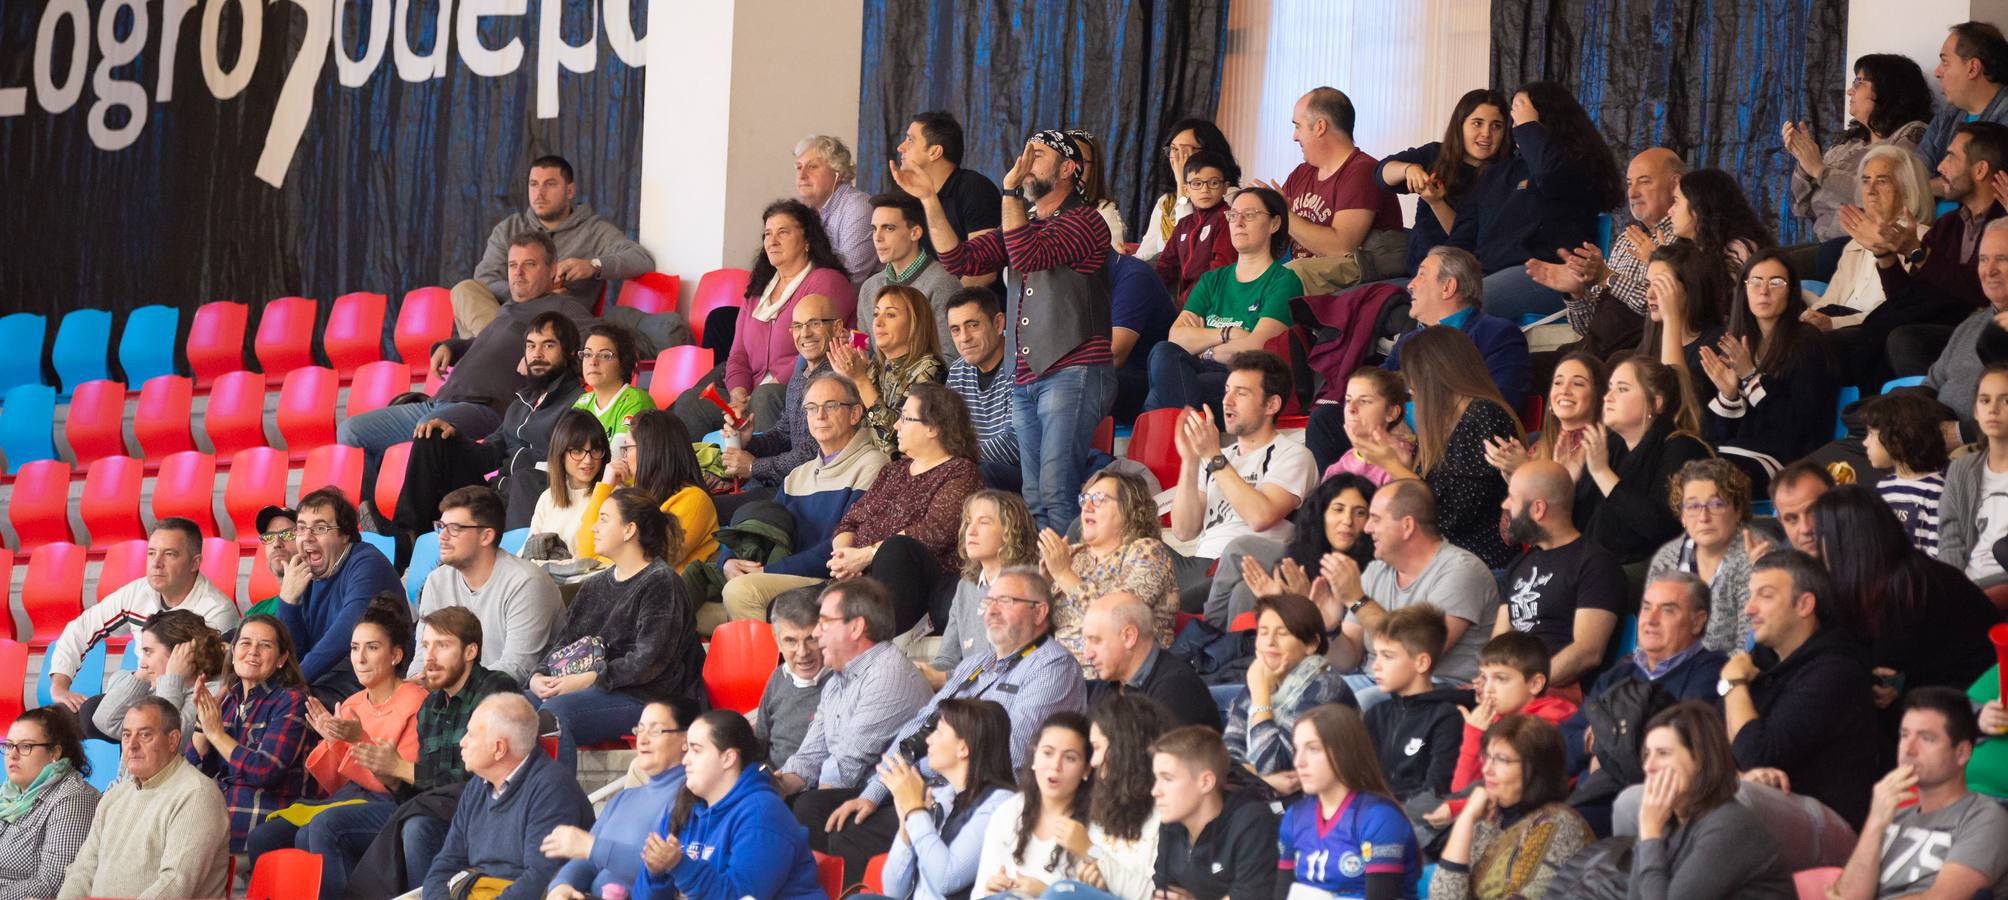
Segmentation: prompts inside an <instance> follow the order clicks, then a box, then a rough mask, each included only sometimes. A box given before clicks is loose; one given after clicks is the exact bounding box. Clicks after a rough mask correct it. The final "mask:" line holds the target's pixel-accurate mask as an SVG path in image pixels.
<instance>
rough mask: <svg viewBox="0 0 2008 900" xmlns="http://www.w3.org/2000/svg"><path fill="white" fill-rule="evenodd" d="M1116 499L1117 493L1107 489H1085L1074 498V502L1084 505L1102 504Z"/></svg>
mask: <svg viewBox="0 0 2008 900" xmlns="http://www.w3.org/2000/svg"><path fill="white" fill-rule="evenodd" d="M1114 499H1115V495H1114V494H1111V493H1109V492H1107V491H1084V492H1082V493H1081V495H1080V496H1078V497H1075V498H1074V502H1076V503H1078V504H1080V505H1082V506H1100V505H1102V504H1104V503H1107V502H1109V501H1110V500H1114Z"/></svg>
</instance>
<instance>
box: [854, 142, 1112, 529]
mask: <svg viewBox="0 0 2008 900" xmlns="http://www.w3.org/2000/svg"><path fill="white" fill-rule="evenodd" d="M1081 158H1082V157H1081V148H1080V144H1079V143H1077V142H1076V141H1075V140H1074V139H1073V138H1072V137H1069V136H1068V135H1067V134H1065V133H1063V132H1059V131H1041V132H1038V133H1037V134H1034V135H1032V137H1031V138H1030V139H1029V140H1027V141H1026V142H1025V152H1024V153H1023V154H1022V155H1020V156H1019V157H1018V161H1017V163H1016V164H1015V165H1013V166H1012V167H1011V171H1009V172H1007V173H1005V175H1004V184H1003V191H1002V193H1003V207H1002V210H1001V212H1002V216H1001V218H1002V221H1003V226H1004V227H1003V230H1002V231H999V232H990V233H985V234H979V235H974V236H972V237H971V238H970V239H969V240H967V241H964V240H961V239H960V238H958V237H956V234H955V231H954V229H953V228H952V227H951V226H950V224H949V221H948V214H947V212H946V211H945V209H944V208H943V207H942V204H941V198H940V196H939V191H940V187H941V186H940V184H939V183H937V182H936V181H935V180H934V178H933V176H932V175H929V174H928V173H927V172H926V171H925V170H923V169H921V168H918V167H915V166H907V167H905V168H898V167H895V168H894V169H893V172H892V174H893V180H894V181H896V182H898V184H899V186H900V187H901V188H902V189H904V190H905V191H906V192H907V193H909V194H912V195H914V196H915V197H918V198H920V202H921V205H922V206H923V207H925V208H926V210H927V229H928V237H929V239H930V240H932V241H933V243H934V249H935V250H936V251H938V252H939V254H940V256H941V264H942V265H943V266H946V267H947V268H948V271H950V272H953V273H955V274H957V275H961V276H980V275H987V274H989V273H992V272H999V271H1003V270H1005V269H1007V268H1008V269H1009V271H1008V272H1007V273H1006V275H1005V288H1006V290H1005V296H1006V297H1007V298H1008V302H1009V304H1010V306H1009V308H1008V310H1007V311H1006V314H1005V347H1007V348H1010V349H1011V350H1012V352H1011V358H1012V359H1013V360H1014V362H1013V363H1012V373H1013V378H1012V380H1013V382H1014V384H1013V387H1012V395H1011V420H1012V423H1013V425H1014V427H1015V429H1016V431H1017V433H1018V454H1019V472H1020V475H1021V476H1022V478H1023V486H1022V489H1021V493H1023V494H1024V495H1025V501H1026V504H1027V505H1028V506H1030V507H1031V508H1032V515H1033V517H1034V518H1035V519H1036V520H1037V521H1038V523H1039V525H1040V527H1043V528H1051V529H1053V530H1055V531H1060V532H1065V531H1066V530H1067V528H1068V527H1069V526H1071V525H1072V524H1073V522H1074V519H1075V518H1076V517H1078V516H1079V515H1080V511H1081V510H1080V503H1079V501H1078V500H1077V499H1076V498H1077V496H1078V495H1079V493H1080V489H1081V482H1082V481H1083V480H1084V479H1085V478H1086V475H1087V472H1086V469H1087V460H1088V454H1089V452H1090V445H1091V444H1092V443H1093V442H1094V436H1095V427H1096V426H1097V425H1099V424H1101V420H1102V417H1104V416H1106V415H1108V411H1109V407H1110V405H1111V404H1113V403H1114V402H1115V392H1116V372H1115V358H1114V356H1113V355H1112V354H1111V353H1110V350H1109V329H1110V306H1109V277H1108V256H1109V241H1110V237H1109V226H1108V222H1107V221H1105V220H1103V219H1102V217H1101V214H1100V213H1098V212H1096V211H1095V209H1094V207H1093V206H1091V205H1089V204H1088V203H1086V202H1085V201H1083V200H1082V199H1081V197H1080V194H1079V191H1078V187H1079V180H1080V177H1081V172H1082V167H1081Z"/></svg>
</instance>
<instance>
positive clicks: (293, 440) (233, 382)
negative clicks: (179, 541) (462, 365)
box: [63, 361, 411, 466]
mask: <svg viewBox="0 0 2008 900" xmlns="http://www.w3.org/2000/svg"><path fill="white" fill-rule="evenodd" d="M340 390H341V385H340V379H339V378H338V377H337V376H336V374H335V372H334V371H333V370H332V369H327V368H322V367H320V366H308V367H304V368H299V369H294V370H293V371H291V372H288V373H287V374H286V377H285V379H284V381H283V382H281V384H280V385H279V405H278V412H277V414H276V415H274V416H273V419H274V422H275V424H276V425H277V427H278V432H279V438H280V440H281V441H283V442H284V443H285V445H286V447H288V448H289V449H292V450H293V451H294V454H293V455H294V456H295V457H296V458H298V457H299V456H301V455H303V454H304V451H305V450H306V449H307V448H312V447H318V446H320V445H322V444H330V443H333V442H334V440H335V400H336V398H337V397H338V396H339V394H340ZM409 390H411V370H410V369H408V368H406V367H405V366H404V364H403V363H398V362H390V361H378V362H373V363H369V364H367V365H365V366H363V367H362V368H360V369H358V370H356V376H355V380H354V381H353V382H352V383H351V384H350V386H349V396H348V402H347V403H346V404H344V405H343V415H344V416H356V415H361V414H363V413H366V412H369V411H371V410H376V409H382V408H383V407H385V406H386V405H388V404H389V403H390V401H391V400H392V399H394V398H396V397H397V396H398V395H399V394H402V393H405V392H406V391H409ZM267 393H268V383H267V381H266V378H265V376H264V375H262V374H260V373H258V372H244V371H236V372H228V373H225V374H223V375H222V376H220V377H218V378H216V379H215V380H214V381H213V383H212V384H211V389H210V393H209V403H208V406H207V408H206V409H205V411H204V413H203V417H202V428H203V431H204V433H206V434H208V435H209V442H210V446H211V447H213V448H214V449H215V451H216V453H217V455H218V456H222V457H228V456H230V455H231V454H233V453H236V452H237V451H239V450H243V449H246V448H250V447H263V446H266V445H267V444H268V443H269V442H268V441H267V440H266V434H265V397H266V394H267ZM194 395H195V385H194V382H193V381H192V380H190V379H187V378H182V377H181V376H178V375H161V376H158V377H155V378H153V379H152V380H149V381H148V382H147V383H146V384H145V385H143V386H142V387H141V388H140V395H139V401H138V403H137V404H136V408H135V411H134V413H133V437H134V438H136V439H137V440H138V443H139V450H140V453H141V455H142V456H144V457H145V458H147V459H160V458H163V457H165V456H167V455H169V454H173V453H181V452H183V451H188V450H194V449H196V445H195V434H194V418H195V414H194V412H193V409H194V402H195V396H194ZM124 419H125V386H124V385H122V384H119V383H118V382H116V381H91V382H86V383H84V384H81V385H78V386H77V392H76V394H75V396H74V398H73V399H72V400H71V403H70V413H69V419H68V420H67V421H66V422H65V423H64V426H63V433H64V436H65V437H66V438H67V439H68V440H69V444H70V448H71V450H72V451H73V452H74V453H75V454H76V461H77V465H79V466H86V465H89V464H90V463H93V462H96V461H97V460H99V459H102V458H104V457H107V456H122V455H124V454H125V453H126V444H125V435H124V431H123V428H124Z"/></svg>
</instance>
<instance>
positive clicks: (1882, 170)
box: [1795, 144, 1937, 331]
mask: <svg viewBox="0 0 2008 900" xmlns="http://www.w3.org/2000/svg"><path fill="white" fill-rule="evenodd" d="M1860 173H1861V174H1860V176H1859V177H1858V178H1857V179H1856V185H1857V194H1856V200H1855V202H1856V203H1857V204H1859V209H1858V210H1857V211H1856V213H1855V214H1856V215H1860V216H1864V217H1866V218H1867V219H1868V220H1869V221H1872V222H1875V223H1877V224H1878V225H1880V224H1881V223H1884V222H1903V223H1905V224H1908V225H1909V226H1910V227H1911V228H1913V229H1916V231H1917V234H1918V236H1919V237H1923V236H1924V233H1925V232H1926V231H1929V230H1930V229H1931V223H1932V221H1933V220H1935V219H1936V218H1937V217H1936V216H1934V215H1933V214H1932V212H1933V210H1932V206H1933V202H1934V201H1933V198H1932V196H1931V173H1930V172H1929V171H1927V170H1926V169H1925V165H1924V160H1922V159H1919V158H1918V156H1917V154H1915V153H1912V152H1910V151H1909V150H1906V149H1904V148H1903V147H1902V146H1899V145H1897V144H1877V145H1875V146H1874V147H1871V148H1869V151H1868V154H1867V155H1866V156H1863V157H1862V161H1861V169H1860ZM1795 183H1796V182H1795ZM1837 215H1847V214H1846V213H1841V214H1837ZM1880 271H1881V270H1880V269H1878V268H1877V267H1876V255H1875V253H1873V252H1872V251H1870V250H1869V249H1868V248H1867V247H1864V246H1862V243H1861V242H1860V241H1857V240H1853V239H1849V240H1848V243H1847V246H1845V247H1843V248H1842V249H1841V258H1840V262H1839V263H1838V264H1837V265H1836V266H1835V267H1834V274H1833V277H1832V278H1831V279H1830V280H1828V282H1827V290H1826V293H1823V294H1821V295H1820V300H1819V302H1818V303H1815V304H1813V308H1812V309H1809V310H1807V311H1806V312H1805V313H1804V314H1803V315H1801V316H1800V318H1802V319H1804V320H1805V321H1806V322H1809V323H1811V324H1812V325H1814V326H1815V327H1817V328H1819V329H1820V330H1821V331H1834V330H1837V329H1841V328H1849V327H1852V326H1855V325H1860V324H1861V323H1862V319H1863V318H1865V317H1867V316H1868V314H1869V313H1871V312H1874V311H1875V309H1876V307H1878V306H1881V305H1882V302H1883V286H1882V276H1881V275H1880V274H1879V272H1880ZM1833 307H1843V309H1834V308H1833Z"/></svg>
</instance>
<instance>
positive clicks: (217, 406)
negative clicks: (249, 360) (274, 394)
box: [202, 372, 265, 457]
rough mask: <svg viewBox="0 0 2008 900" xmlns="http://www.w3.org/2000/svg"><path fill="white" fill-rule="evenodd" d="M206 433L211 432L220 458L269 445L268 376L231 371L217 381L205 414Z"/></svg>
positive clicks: (215, 449)
mask: <svg viewBox="0 0 2008 900" xmlns="http://www.w3.org/2000/svg"><path fill="white" fill-rule="evenodd" d="M202 430H204V431H206V432H208V433H209V446H210V447H211V449H213V450H214V451H215V452H216V455H217V456H219V457H227V456H230V455H232V454H234V453H236V452H237V451H239V450H243V449H246V448H248V447H263V446H265V376H264V375H262V374H259V373H257V372H231V373H230V374H228V375H224V376H223V377H221V378H218V379H216V384H215V385H214V386H212V387H211V388H210V389H209V408H208V409H207V410H206V411H204V412H203V414H202Z"/></svg>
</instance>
